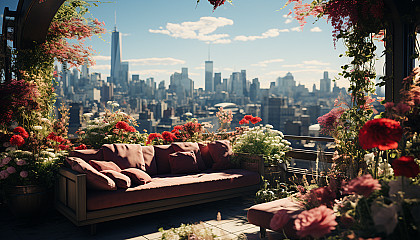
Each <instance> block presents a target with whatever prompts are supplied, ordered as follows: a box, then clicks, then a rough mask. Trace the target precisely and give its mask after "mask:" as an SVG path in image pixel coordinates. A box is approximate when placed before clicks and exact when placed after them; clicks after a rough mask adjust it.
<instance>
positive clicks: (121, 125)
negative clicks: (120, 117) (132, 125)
mask: <svg viewBox="0 0 420 240" xmlns="http://www.w3.org/2000/svg"><path fill="white" fill-rule="evenodd" d="M115 127H116V128H118V129H124V130H127V128H128V127H129V125H128V123H126V122H123V121H119V122H117V124H116V125H115Z"/></svg>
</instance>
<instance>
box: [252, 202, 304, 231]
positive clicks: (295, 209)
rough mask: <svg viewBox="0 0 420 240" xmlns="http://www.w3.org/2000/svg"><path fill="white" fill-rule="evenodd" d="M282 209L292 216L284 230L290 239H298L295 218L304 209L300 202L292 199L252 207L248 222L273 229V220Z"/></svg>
mask: <svg viewBox="0 0 420 240" xmlns="http://www.w3.org/2000/svg"><path fill="white" fill-rule="evenodd" d="M282 209H284V210H287V214H289V215H290V216H291V220H289V222H288V223H287V224H286V225H285V226H284V228H283V229H284V231H285V233H286V235H287V236H288V237H292V238H294V237H296V230H294V229H293V226H294V225H293V221H294V217H293V216H296V215H297V214H299V213H300V212H301V211H302V209H303V207H302V205H301V204H300V203H299V202H297V201H296V200H293V199H292V198H290V197H288V198H282V199H279V200H276V201H271V202H267V203H261V204H257V205H254V206H252V207H251V208H250V209H249V210H248V222H249V223H252V224H254V225H257V226H260V227H263V228H266V229H271V228H270V222H271V219H272V218H273V216H274V214H276V213H277V211H279V210H282ZM272 230H273V229H272Z"/></svg>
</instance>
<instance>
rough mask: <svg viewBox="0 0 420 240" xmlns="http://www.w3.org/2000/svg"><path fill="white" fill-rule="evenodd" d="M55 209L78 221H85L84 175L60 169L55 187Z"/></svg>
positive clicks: (67, 169)
mask: <svg viewBox="0 0 420 240" xmlns="http://www.w3.org/2000/svg"><path fill="white" fill-rule="evenodd" d="M56 207H57V208H60V210H62V211H64V212H66V214H68V215H71V216H72V217H73V219H74V220H75V221H76V222H78V221H83V220H86V174H82V173H78V172H75V171H73V170H71V169H69V168H66V167H62V168H60V170H59V173H58V180H57V185H56Z"/></svg>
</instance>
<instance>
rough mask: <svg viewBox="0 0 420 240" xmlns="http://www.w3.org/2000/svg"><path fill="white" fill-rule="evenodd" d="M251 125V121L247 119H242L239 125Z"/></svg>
mask: <svg viewBox="0 0 420 240" xmlns="http://www.w3.org/2000/svg"><path fill="white" fill-rule="evenodd" d="M248 123H249V121H248V120H246V119H245V118H244V119H242V120H241V121H239V124H241V125H242V124H248Z"/></svg>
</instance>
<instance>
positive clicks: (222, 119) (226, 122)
mask: <svg viewBox="0 0 420 240" xmlns="http://www.w3.org/2000/svg"><path fill="white" fill-rule="evenodd" d="M216 117H217V118H219V124H220V127H219V132H226V131H227V130H229V128H230V123H231V122H232V119H233V114H232V110H229V111H226V110H223V107H220V108H219V111H218V112H217V113H216Z"/></svg>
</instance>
